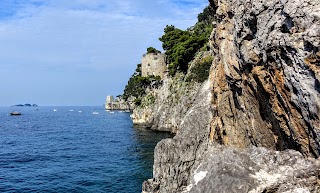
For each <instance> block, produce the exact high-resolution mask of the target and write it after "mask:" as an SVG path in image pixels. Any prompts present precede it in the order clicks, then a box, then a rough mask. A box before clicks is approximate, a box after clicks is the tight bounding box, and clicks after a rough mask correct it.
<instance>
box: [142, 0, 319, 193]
mask: <svg viewBox="0 0 320 193" xmlns="http://www.w3.org/2000/svg"><path fill="white" fill-rule="evenodd" d="M215 4H216V6H217V12H216V18H217V20H216V22H215V23H214V26H215V28H214V30H213V32H212V35H211V37H210V46H211V49H212V52H213V58H214V61H213V64H212V66H211V72H210V80H208V81H207V82H206V84H204V85H203V86H202V87H201V88H200V89H199V90H197V92H196V93H197V94H196V97H195V98H194V99H195V100H194V102H193V103H192V106H191V107H190V108H188V109H187V111H183V112H184V113H185V114H184V115H185V116H183V118H182V119H181V122H180V124H177V125H176V127H177V128H176V129H175V130H176V131H177V134H176V136H175V137H174V138H173V139H166V140H163V141H161V142H160V143H158V145H157V146H156V148H155V163H154V174H153V175H154V178H153V179H150V180H148V181H146V182H145V183H144V184H143V191H144V192H146V193H151V192H159V193H176V192H249V191H251V192H318V191H319V188H318V189H317V187H319V167H320V166H319V162H318V161H315V160H312V161H310V160H308V159H311V158H306V159H304V158H303V157H315V158H317V157H319V155H320V145H319V139H320V120H319V117H320V3H319V1H318V0H280V1H279V0H241V1H240V0H215ZM215 144H221V145H223V146H221V147H216V146H215ZM252 146H258V147H265V148H267V149H270V150H266V149H264V148H251V147H252ZM238 148H240V149H243V150H240V149H238ZM287 149H293V150H296V151H299V152H300V153H301V154H302V156H301V155H300V154H299V153H297V152H295V151H286V152H283V153H279V152H278V153H277V152H275V151H273V150H280V151H282V150H287ZM261 156H262V157H263V158H262V157H261ZM263 159H265V160H263ZM242 161H243V166H242V165H241V164H242ZM213 163H217V164H218V166H220V167H218V166H215V165H214V164H213ZM228 164H229V165H228ZM232 164H234V166H231V165H232ZM290 165H292V166H290ZM224 166H228V167H226V171H224V170H223V167H224ZM229 166H230V167H229ZM240 166H241V167H240ZM299 166H301V167H299ZM309 166H310V167H309ZM285 169H288V170H285ZM286 172H287V173H286ZM291 176H293V177H294V178H293V179H289V178H290V177H291ZM199 179H200V180H199ZM242 182H243V184H242ZM232 183H234V185H233V186H232V189H223V188H227V187H228V185H229V184H232ZM205 184H206V185H208V187H207V188H208V189H205V188H206V187H204V186H206V185H205ZM220 185H221V186H224V187H220ZM218 186H219V187H218ZM288 186H290V188H292V189H288V188H286V187H288ZM219 188H220V189H219ZM299 188H301V189H299Z"/></svg>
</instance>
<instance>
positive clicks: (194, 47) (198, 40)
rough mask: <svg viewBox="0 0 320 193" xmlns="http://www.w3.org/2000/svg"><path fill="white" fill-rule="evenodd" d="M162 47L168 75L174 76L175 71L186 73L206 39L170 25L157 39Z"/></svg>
mask: <svg viewBox="0 0 320 193" xmlns="http://www.w3.org/2000/svg"><path fill="white" fill-rule="evenodd" d="M159 40H160V41H162V43H163V44H162V47H163V49H164V50H165V51H166V52H165V54H166V55H167V59H168V62H169V65H168V67H169V74H170V75H172V76H173V75H174V74H175V73H176V72H177V71H180V72H184V73H186V72H187V70H188V63H189V62H190V61H191V60H192V59H193V57H194V55H195V53H196V52H197V51H198V50H199V49H200V48H201V47H202V46H203V45H204V44H205V43H206V42H207V41H206V37H204V36H199V35H198V34H193V33H191V32H190V31H183V30H181V29H178V28H176V27H174V26H172V25H170V26H168V25H167V26H166V28H165V29H164V35H163V36H162V37H160V38H159Z"/></svg>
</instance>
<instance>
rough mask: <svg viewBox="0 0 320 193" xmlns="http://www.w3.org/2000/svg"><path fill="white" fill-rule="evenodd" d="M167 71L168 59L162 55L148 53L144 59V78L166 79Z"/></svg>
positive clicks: (142, 67)
mask: <svg viewBox="0 0 320 193" xmlns="http://www.w3.org/2000/svg"><path fill="white" fill-rule="evenodd" d="M166 71H167V65H166V57H165V55H164V54H161V53H147V54H144V55H143V57H142V62H141V73H142V76H143V77H145V76H151V75H154V76H160V77H161V78H163V77H164V75H165V73H166Z"/></svg>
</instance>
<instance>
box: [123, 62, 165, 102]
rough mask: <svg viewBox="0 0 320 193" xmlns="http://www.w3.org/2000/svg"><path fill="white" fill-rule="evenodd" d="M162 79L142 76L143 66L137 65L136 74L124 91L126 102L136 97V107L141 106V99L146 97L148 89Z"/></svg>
mask: <svg viewBox="0 0 320 193" xmlns="http://www.w3.org/2000/svg"><path fill="white" fill-rule="evenodd" d="M160 79H161V78H160V77H159V76H153V75H152V76H147V77H143V76H141V64H138V65H137V68H136V71H135V73H134V74H133V75H132V76H131V78H130V79H129V81H128V84H127V85H126V87H125V89H124V94H123V95H122V97H123V99H124V100H127V99H128V98H129V97H131V96H132V97H135V100H134V103H135V104H136V105H138V106H139V105H140V104H141V97H142V96H143V95H145V93H146V89H147V88H148V87H150V86H151V84H152V83H153V82H155V81H159V80H160Z"/></svg>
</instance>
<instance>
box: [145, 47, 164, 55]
mask: <svg viewBox="0 0 320 193" xmlns="http://www.w3.org/2000/svg"><path fill="white" fill-rule="evenodd" d="M158 53H161V52H160V51H159V50H157V49H156V48H154V47H149V48H147V54H158Z"/></svg>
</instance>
